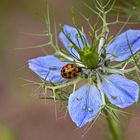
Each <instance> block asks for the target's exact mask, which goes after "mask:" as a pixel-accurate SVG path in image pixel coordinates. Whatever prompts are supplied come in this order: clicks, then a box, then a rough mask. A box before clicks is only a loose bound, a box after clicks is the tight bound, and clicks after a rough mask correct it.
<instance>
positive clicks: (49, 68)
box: [28, 55, 68, 83]
mask: <svg viewBox="0 0 140 140" xmlns="http://www.w3.org/2000/svg"><path fill="white" fill-rule="evenodd" d="M66 64H68V62H61V61H60V60H59V59H58V58H57V57H55V56H53V55H50V56H42V57H37V58H34V59H30V60H29V61H28V66H29V68H30V69H31V70H32V71H33V72H35V73H36V74H37V75H38V76H39V77H40V78H42V79H45V80H48V81H50V82H52V83H58V82H63V81H65V79H64V78H63V77H62V76H61V72H60V71H61V68H62V67H63V66H64V65H66Z"/></svg>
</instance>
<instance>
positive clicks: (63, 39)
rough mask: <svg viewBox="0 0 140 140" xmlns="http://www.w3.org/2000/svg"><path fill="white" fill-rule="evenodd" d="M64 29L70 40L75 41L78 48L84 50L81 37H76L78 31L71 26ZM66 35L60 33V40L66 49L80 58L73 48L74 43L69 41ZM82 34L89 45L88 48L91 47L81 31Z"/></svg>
mask: <svg viewBox="0 0 140 140" xmlns="http://www.w3.org/2000/svg"><path fill="white" fill-rule="evenodd" d="M63 29H64V33H65V34H66V35H68V36H69V37H70V39H71V40H72V41H73V43H75V44H76V46H77V47H79V48H81V49H82V48H83V43H82V40H81V38H80V37H79V38H78V39H77V37H76V36H77V35H78V34H79V33H78V31H77V29H76V28H74V27H72V26H69V25H64V27H63ZM79 31H80V30H79ZM64 33H63V32H60V34H59V38H60V40H61V42H62V43H63V44H64V47H65V48H66V49H67V50H68V51H69V52H70V53H71V54H72V55H73V54H74V55H76V56H77V57H78V58H79V55H78V53H77V51H76V50H75V49H74V48H72V43H71V42H70V41H69V40H68V39H67V37H66V36H65V35H64ZM80 33H81V35H82V36H83V39H84V41H85V43H86V44H87V46H89V43H88V41H87V39H86V36H85V34H84V33H82V32H81V31H80Z"/></svg>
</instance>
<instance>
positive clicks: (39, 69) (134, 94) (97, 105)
mask: <svg viewBox="0 0 140 140" xmlns="http://www.w3.org/2000/svg"><path fill="white" fill-rule="evenodd" d="M79 33H80V35H81V36H82V38H80V37H76V36H77V34H79ZM59 37H60V40H61V42H62V43H63V44H64V47H65V49H66V50H67V51H68V52H69V53H70V54H71V56H72V59H73V60H74V62H77V64H79V59H80V57H81V56H79V52H78V51H77V48H73V47H72V45H73V44H72V43H74V44H75V45H76V46H77V47H78V48H79V49H81V50H82V49H83V48H84V47H85V45H86V46H87V47H90V45H89V42H88V41H87V38H86V36H85V34H84V33H82V32H81V31H79V30H77V29H75V28H74V27H71V26H68V25H65V26H64V28H63V32H61V33H60V35H59ZM68 37H69V38H68ZM83 41H84V43H83ZM130 45H131V51H130ZM139 50H140V30H128V31H126V32H124V33H122V34H120V35H119V36H117V37H116V38H115V39H114V41H113V42H112V43H110V44H109V45H108V46H107V47H106V54H105V55H106V58H105V60H109V61H110V62H113V61H118V62H122V61H126V60H127V59H129V58H131V57H132V55H133V54H135V53H137V52H138V51H139ZM91 59H92V58H91ZM68 63H70V62H62V61H60V60H59V59H58V58H57V57H56V56H54V55H51V56H43V57H39V58H34V59H31V60H29V61H28V64H29V68H30V69H31V70H32V71H33V72H35V73H36V74H37V75H38V76H39V77H41V78H43V79H45V80H48V81H50V82H53V83H63V82H65V81H66V79H64V78H63V77H62V76H61V73H60V71H61V68H62V67H63V66H64V65H65V64H68ZM104 65H105V63H103V65H102V66H101V68H103V69H104ZM106 67H107V66H106ZM101 68H100V69H99V70H98V69H97V70H96V72H97V75H98V76H99V78H100V82H99V83H96V82H95V83H94V84H93V83H92V84H91V83H90V82H89V81H88V82H87V83H86V84H85V85H83V86H82V87H80V88H79V89H78V90H76V91H75V92H73V93H72V94H71V95H70V96H69V100H68V111H69V114H70V117H71V119H72V120H73V122H75V123H76V125H77V126H78V127H83V126H84V125H85V124H87V123H89V122H91V121H92V120H93V119H94V118H96V116H97V115H98V113H100V111H101V109H102V107H103V106H104V105H105V102H104V101H103V96H104V95H105V96H106V97H107V99H108V101H109V102H110V103H111V104H113V105H115V106H117V107H119V108H126V107H128V106H130V105H132V104H134V103H135V102H137V101H138V94H139V86H138V84H137V83H136V82H135V81H132V80H129V79H127V78H125V77H124V76H122V75H119V74H116V73H112V74H111V73H107V74H106V73H102V72H101ZM86 72H87V71H85V73H86ZM88 74H89V75H92V71H90V70H89V73H88ZM94 80H96V78H95V79H94Z"/></svg>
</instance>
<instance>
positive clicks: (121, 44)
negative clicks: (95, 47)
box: [106, 30, 140, 61]
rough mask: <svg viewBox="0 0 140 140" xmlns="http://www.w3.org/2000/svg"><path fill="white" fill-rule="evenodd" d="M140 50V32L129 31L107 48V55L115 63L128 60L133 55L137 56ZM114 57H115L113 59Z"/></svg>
mask: <svg viewBox="0 0 140 140" xmlns="http://www.w3.org/2000/svg"><path fill="white" fill-rule="evenodd" d="M129 45H130V46H129ZM130 47H131V48H130ZM139 50H140V30H128V31H126V32H124V33H122V34H120V35H119V36H118V37H116V39H115V40H114V41H113V42H112V43H111V44H110V45H109V46H108V47H107V48H106V52H107V54H109V55H108V57H111V59H112V60H113V61H124V60H127V59H129V58H130V57H131V56H132V54H135V53H136V52H138V51H139ZM131 51H132V52H131ZM111 55H112V56H111ZM113 55H114V56H115V57H113Z"/></svg>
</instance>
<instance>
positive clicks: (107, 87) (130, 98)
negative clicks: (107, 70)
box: [102, 74, 139, 108]
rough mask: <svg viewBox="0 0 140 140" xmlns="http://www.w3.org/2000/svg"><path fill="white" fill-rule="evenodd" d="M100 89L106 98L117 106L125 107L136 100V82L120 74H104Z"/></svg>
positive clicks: (137, 90)
mask: <svg viewBox="0 0 140 140" xmlns="http://www.w3.org/2000/svg"><path fill="white" fill-rule="evenodd" d="M102 91H103V92H104V94H105V95H106V97H107V98H108V100H109V101H110V102H111V103H112V104H114V105H116V106H117V107H119V108H126V107H128V106H130V105H132V104H134V103H136V102H137V101H138V96H139V86H138V84H137V83H136V82H134V81H132V80H129V79H126V78H124V77H122V76H120V75H116V74H112V75H109V76H106V78H105V79H104V80H103V82H102Z"/></svg>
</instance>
